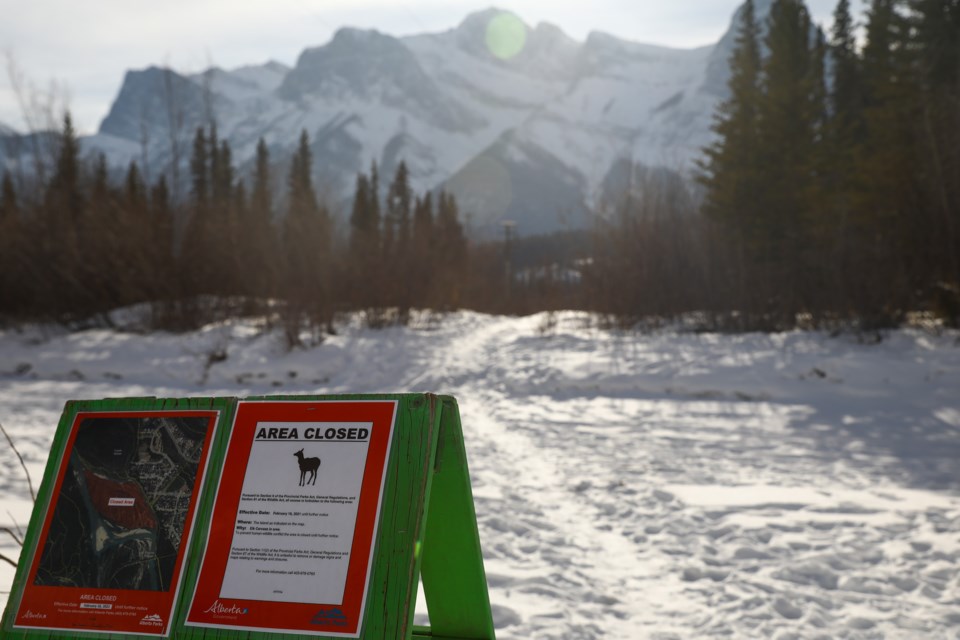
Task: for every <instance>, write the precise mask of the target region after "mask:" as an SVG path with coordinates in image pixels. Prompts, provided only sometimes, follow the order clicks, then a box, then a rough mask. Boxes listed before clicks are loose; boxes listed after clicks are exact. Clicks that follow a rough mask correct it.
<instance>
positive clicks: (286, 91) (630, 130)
mask: <svg viewBox="0 0 960 640" xmlns="http://www.w3.org/2000/svg"><path fill="white" fill-rule="evenodd" d="M731 28H732V27H731ZM731 41H732V35H731V33H729V32H728V33H727V35H725V36H724V38H722V39H721V41H720V42H719V43H718V44H716V45H707V46H703V47H698V48H694V49H678V48H671V47H664V46H658V45H650V44H644V43H638V42H632V41H629V40H625V39H622V38H618V37H616V36H612V35H610V34H606V33H603V32H599V31H593V32H590V33H589V34H588V36H587V37H586V38H585V39H584V40H583V41H577V40H575V39H573V38H571V37H570V36H568V35H567V34H566V33H564V32H563V31H562V30H561V29H560V28H559V27H556V26H555V25H552V24H550V23H547V22H541V23H539V24H537V25H535V26H533V27H531V26H529V25H527V24H525V23H523V22H522V21H521V20H520V19H519V18H517V17H516V16H515V15H514V14H512V13H510V12H508V11H503V10H501V9H496V8H488V9H485V10H482V11H478V12H475V13H471V14H469V15H468V16H466V17H465V18H464V20H462V21H461V22H460V24H459V25H457V26H455V27H452V28H450V29H448V30H445V31H441V32H435V33H424V34H416V35H410V36H402V37H396V36H391V35H388V34H384V33H382V32H379V31H377V30H364V29H357V28H353V27H342V28H340V29H338V30H337V31H336V33H335V34H334V35H333V37H332V38H331V39H330V40H329V41H328V42H326V43H324V44H321V45H319V46H314V47H307V48H305V49H304V50H303V51H302V52H301V54H300V55H299V57H298V59H297V61H296V63H295V64H294V65H293V66H292V67H288V66H286V65H283V64H281V63H278V62H275V61H268V62H266V63H263V64H250V65H244V66H242V67H238V68H236V69H230V70H225V69H220V68H211V69H207V70H205V71H203V72H200V73H196V74H180V73H177V72H175V71H173V70H170V69H165V68H161V67H158V66H151V67H147V68H146V69H141V70H129V71H127V72H126V74H125V76H124V79H123V82H122V84H121V87H120V89H119V91H118V94H117V97H116V99H115V100H114V101H113V103H112V105H111V108H110V111H109V113H108V114H107V116H106V117H105V118H104V119H103V121H102V123H101V125H100V128H99V130H98V132H97V134H95V135H93V136H89V137H87V138H85V139H84V140H83V145H84V146H83V148H84V149H85V151H86V152H87V153H90V154H93V153H101V152H102V153H104V154H105V155H106V156H107V159H108V162H109V163H110V164H111V165H113V166H116V167H125V166H126V165H127V164H128V163H129V162H130V161H137V162H138V163H140V164H141V165H146V166H141V170H143V171H144V172H145V173H146V174H147V175H148V176H149V177H153V178H155V177H157V176H158V175H159V173H160V172H165V173H168V174H169V173H172V171H171V168H172V165H173V164H178V166H179V167H180V170H179V172H178V173H179V174H180V181H181V184H178V185H176V186H175V191H177V192H179V193H180V195H181V196H182V195H185V193H186V192H187V190H188V189H187V185H185V184H183V181H184V178H183V176H186V175H188V172H187V170H186V168H187V163H188V161H189V158H188V157H187V156H188V154H189V149H190V145H191V142H192V138H193V135H194V132H195V130H196V128H197V127H199V126H204V125H206V124H207V123H208V122H210V121H215V122H216V124H217V129H218V135H219V136H220V138H221V139H222V140H228V141H229V142H230V144H231V147H232V150H233V157H234V159H235V162H236V163H237V167H238V175H240V176H245V175H246V173H247V172H248V171H249V169H250V167H251V166H252V159H253V156H254V151H255V147H256V143H257V141H258V140H259V138H260V137H264V138H265V140H266V142H267V144H268V147H269V148H270V151H271V155H272V159H273V160H274V163H275V164H276V171H277V172H278V173H280V174H284V175H285V172H286V167H285V162H286V160H287V158H288V157H289V155H290V154H291V153H292V150H293V147H294V145H295V144H296V142H297V139H298V138H299V133H300V131H301V130H306V131H307V133H308V134H309V135H310V139H311V150H312V152H313V154H314V159H315V162H314V164H315V176H314V177H315V179H316V180H317V181H318V188H319V189H320V190H321V191H322V192H324V193H326V194H328V195H330V196H331V197H332V198H333V199H334V201H335V202H334V204H335V205H340V208H341V209H345V207H346V205H347V204H348V203H349V200H350V197H351V196H352V188H353V183H354V178H355V175H356V173H357V172H359V171H366V170H367V169H368V168H369V166H370V163H371V162H372V161H376V162H377V163H378V164H379V166H380V170H381V171H380V173H381V176H383V177H384V179H383V180H381V182H382V183H385V182H387V181H388V180H389V177H391V176H392V172H393V170H394V169H395V167H396V165H397V164H398V163H399V162H400V160H404V161H406V163H407V165H408V167H409V169H410V177H411V183H412V186H413V187H414V188H415V189H417V190H425V189H439V188H447V189H449V190H450V191H452V192H453V193H454V194H455V195H456V196H457V197H458V199H459V200H460V201H461V204H462V208H463V209H464V210H465V211H467V212H469V213H470V214H471V220H472V223H473V224H474V225H475V227H476V228H478V229H481V230H482V229H486V230H487V231H490V230H492V229H497V228H499V224H500V223H501V222H502V221H503V220H505V219H511V220H515V221H517V222H518V223H519V231H520V232H521V233H524V234H529V233H539V232H549V231H554V230H558V229H562V228H571V227H573V228H576V227H586V226H588V225H589V224H590V222H591V217H592V215H593V213H594V212H595V210H596V209H597V208H598V207H599V206H601V205H602V203H603V202H604V201H605V200H607V199H610V198H615V197H617V196H618V195H619V194H610V193H605V185H609V184H610V183H611V181H610V180H609V179H608V177H609V174H610V172H611V171H617V172H622V167H623V164H624V162H627V163H628V164H631V165H638V166H663V167H668V168H670V169H673V170H676V171H678V172H680V173H689V172H690V171H691V170H692V167H693V165H694V161H695V159H696V158H697V157H698V156H699V155H700V152H701V149H702V148H703V147H704V146H705V145H706V144H708V143H709V142H710V141H711V140H712V135H713V134H712V133H711V130H710V125H711V121H712V115H713V111H714V107H715V106H716V104H717V102H718V101H719V100H720V99H722V98H723V97H724V95H725V92H726V75H724V74H726V73H728V71H727V68H726V58H727V57H729V54H728V52H724V51H721V49H726V48H728V46H729V45H728V43H729V42H731ZM721 54H724V55H723V58H724V59H723V60H722V61H719V60H718V56H719V55H721ZM2 154H3V150H2V149H0V160H3V157H2ZM7 162H8V163H9V158H7ZM0 166H2V164H0Z"/></svg>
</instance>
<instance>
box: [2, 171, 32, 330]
mask: <svg viewBox="0 0 960 640" xmlns="http://www.w3.org/2000/svg"><path fill="white" fill-rule="evenodd" d="M21 233H22V232H21V225H20V208H19V205H18V204H17V193H16V189H14V185H13V179H12V178H11V177H10V174H9V173H8V172H6V171H5V172H4V173H3V180H2V182H0V315H3V314H11V315H13V314H16V313H18V312H21V313H22V311H23V309H22V306H23V305H24V302H25V301H24V299H23V282H24V275H25V274H24V273H23V270H22V265H21V249H22V243H23V242H25V240H26V238H24V237H23V236H22V235H21Z"/></svg>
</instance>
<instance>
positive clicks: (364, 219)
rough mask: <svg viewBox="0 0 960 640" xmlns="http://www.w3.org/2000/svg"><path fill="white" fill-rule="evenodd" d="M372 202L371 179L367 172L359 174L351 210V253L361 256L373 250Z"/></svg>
mask: <svg viewBox="0 0 960 640" xmlns="http://www.w3.org/2000/svg"><path fill="white" fill-rule="evenodd" d="M372 213H373V208H372V206H371V204H370V180H369V179H368V178H367V175H366V174H365V173H358V174H357V182H356V187H355V188H354V191H353V209H352V210H351V212H350V253H351V254H353V255H354V256H359V255H360V254H362V253H364V252H369V251H370V250H371V248H372V247H371V245H370V242H371V239H372V237H373V230H374V220H373V218H372V215H371V214H372Z"/></svg>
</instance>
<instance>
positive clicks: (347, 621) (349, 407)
mask: <svg viewBox="0 0 960 640" xmlns="http://www.w3.org/2000/svg"><path fill="white" fill-rule="evenodd" d="M396 410H397V402H396V401H394V400H357V401H350V400H345V401H343V400H331V401H322V400H317V401H245V402H240V403H239V404H238V406H237V413H236V418H235V420H234V425H233V430H232V432H231V434H230V443H229V445H228V447H227V454H226V460H225V462H224V465H223V470H222V471H221V474H220V483H219V487H218V489H217V496H216V501H215V503H214V510H213V517H212V518H211V521H210V531H209V533H208V536H207V543H206V549H205V551H204V556H203V561H202V563H201V566H200V575H199V578H198V580H197V587H196V590H195V592H194V596H193V601H192V602H191V603H190V611H189V613H188V614H187V617H186V621H185V623H186V624H187V625H191V626H201V627H222V628H230V629H248V630H271V631H284V632H297V633H309V634H315V635H325V636H351V637H357V636H358V635H359V629H360V624H361V621H362V619H363V609H364V605H365V602H366V593H367V583H368V577H369V572H370V566H371V564H372V560H373V546H374V537H375V535H376V530H377V524H378V520H379V513H380V502H381V498H382V494H383V484H384V478H385V475H386V467H387V459H388V457H389V449H390V442H391V439H392V435H393V427H394V420H395V418H396ZM259 422H370V423H372V424H373V426H372V428H371V430H370V431H371V433H370V445H369V448H368V449H367V459H366V464H365V466H364V471H363V479H362V484H361V489H360V499H359V501H358V506H357V521H356V526H355V528H354V533H353V541H352V544H351V551H350V563H349V565H348V569H347V579H346V586H345V588H344V593H343V602H315V603H301V602H276V601H261V600H245V599H239V598H222V597H220V593H221V587H222V586H223V576H224V573H225V571H226V568H227V561H228V559H229V555H230V549H231V547H232V545H233V534H234V529H235V527H236V520H237V512H238V509H239V505H240V497H241V493H242V490H243V480H244V476H245V473H246V469H247V462H248V460H249V457H250V452H251V449H252V447H253V441H254V435H255V431H256V427H257V424H258V423H259ZM334 609H336V610H338V611H337V612H335V613H336V615H334V616H327V615H325V614H326V613H327V612H330V613H334V612H333V610H334ZM341 616H342V617H341ZM334 622H335V623H336V624H333V623H334Z"/></svg>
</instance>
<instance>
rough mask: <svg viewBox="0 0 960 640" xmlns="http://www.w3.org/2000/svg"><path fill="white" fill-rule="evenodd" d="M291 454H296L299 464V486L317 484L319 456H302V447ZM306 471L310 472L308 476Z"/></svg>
mask: <svg viewBox="0 0 960 640" xmlns="http://www.w3.org/2000/svg"><path fill="white" fill-rule="evenodd" d="M293 455H295V456H297V464H299V465H300V486H301V487H302V486H304V485H305V484H317V469H319V468H320V458H304V457H303V449H300V451H297V452H296V453H294V454H293ZM308 471H309V472H310V477H309V478H307V472H308ZM311 480H312V481H313V482H311Z"/></svg>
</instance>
